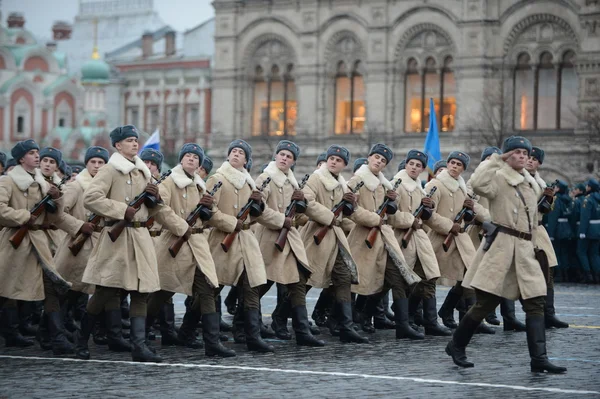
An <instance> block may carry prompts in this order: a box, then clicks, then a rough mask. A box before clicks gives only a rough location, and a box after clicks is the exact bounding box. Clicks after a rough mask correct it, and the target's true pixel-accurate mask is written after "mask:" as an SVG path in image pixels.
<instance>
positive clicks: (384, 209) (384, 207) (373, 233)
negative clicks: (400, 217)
mask: <svg viewBox="0 0 600 399" xmlns="http://www.w3.org/2000/svg"><path fill="white" fill-rule="evenodd" d="M400 183H402V179H398V180H396V183H394V187H393V188H392V191H396V190H397V189H398V187H400ZM392 202H393V201H392V200H391V199H389V198H388V197H385V199H384V200H383V203H382V204H381V206H380V207H379V209H378V210H377V214H378V215H379V217H380V218H381V220H383V218H384V217H385V215H386V214H387V213H388V207H389V206H390V205H391V203H392ZM396 210H397V209H396ZM378 233H379V226H377V227H371V230H370V231H369V235H368V236H367V238H366V239H365V244H367V247H369V249H371V248H373V245H374V244H375V239H376V238H377V234H378Z"/></svg>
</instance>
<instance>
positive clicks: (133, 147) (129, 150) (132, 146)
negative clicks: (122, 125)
mask: <svg viewBox="0 0 600 399" xmlns="http://www.w3.org/2000/svg"><path fill="white" fill-rule="evenodd" d="M115 148H116V149H117V151H119V154H121V155H123V156H124V157H125V158H127V159H129V160H132V159H133V157H134V156H136V155H137V153H138V148H139V144H138V139H137V137H127V138H126V139H125V140H121V141H119V142H118V143H116V144H115Z"/></svg>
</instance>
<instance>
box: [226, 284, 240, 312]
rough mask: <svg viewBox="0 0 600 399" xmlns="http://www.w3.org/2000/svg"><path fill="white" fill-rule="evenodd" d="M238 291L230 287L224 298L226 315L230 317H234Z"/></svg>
mask: <svg viewBox="0 0 600 399" xmlns="http://www.w3.org/2000/svg"><path fill="white" fill-rule="evenodd" d="M237 302H238V289H237V287H231V288H230V289H229V292H228V293H227V296H226V297H225V307H226V308H227V313H229V314H230V315H232V316H233V315H235V311H236V309H237V308H238V303H237Z"/></svg>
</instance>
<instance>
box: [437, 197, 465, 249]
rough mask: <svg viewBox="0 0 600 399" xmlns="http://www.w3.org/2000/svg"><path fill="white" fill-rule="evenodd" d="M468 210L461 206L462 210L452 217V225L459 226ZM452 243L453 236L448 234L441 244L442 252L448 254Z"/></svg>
mask: <svg viewBox="0 0 600 399" xmlns="http://www.w3.org/2000/svg"><path fill="white" fill-rule="evenodd" d="M469 198H472V197H471V195H469ZM468 209H469V208H467V207H464V206H463V208H462V209H461V210H460V212H458V214H457V215H456V216H455V217H454V223H458V224H461V223H462V222H463V220H464V218H465V214H466V213H467V210H468ZM452 241H454V234H452V233H448V235H447V236H446V239H445V240H444V243H443V244H442V248H444V252H448V249H449V248H450V245H452Z"/></svg>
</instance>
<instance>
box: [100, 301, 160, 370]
mask: <svg viewBox="0 0 600 399" xmlns="http://www.w3.org/2000/svg"><path fill="white" fill-rule="evenodd" d="M118 312H119V313H118V316H119V320H120V318H121V310H120V309H119V310H118ZM130 324H131V333H130V335H131V343H132V344H133V350H132V351H131V360H133V361H134V362H151V363H160V362H162V358H161V357H160V356H159V355H157V354H156V353H154V352H152V350H150V348H148V346H147V345H146V318H145V317H132V318H131V319H130ZM109 346H110V344H109Z"/></svg>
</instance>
